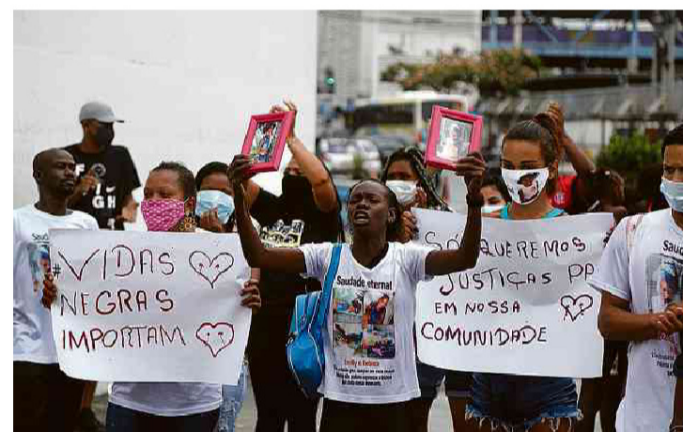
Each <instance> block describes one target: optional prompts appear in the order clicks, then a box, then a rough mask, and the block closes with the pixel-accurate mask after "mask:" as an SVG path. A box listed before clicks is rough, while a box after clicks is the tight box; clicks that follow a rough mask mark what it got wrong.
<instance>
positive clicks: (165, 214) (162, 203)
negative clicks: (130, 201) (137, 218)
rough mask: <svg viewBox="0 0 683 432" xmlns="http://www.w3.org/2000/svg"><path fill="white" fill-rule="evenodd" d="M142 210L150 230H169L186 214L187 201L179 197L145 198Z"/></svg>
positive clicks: (141, 206)
mask: <svg viewBox="0 0 683 432" xmlns="http://www.w3.org/2000/svg"><path fill="white" fill-rule="evenodd" d="M140 211H141V212H142V217H143V218H144V219H145V224H146V225H147V230H148V231H169V230H170V229H171V228H173V227H174V226H175V225H176V224H178V222H180V220H181V219H183V217H184V216H185V202H184V201H181V200H177V199H151V200H143V201H142V204H141V205H140Z"/></svg>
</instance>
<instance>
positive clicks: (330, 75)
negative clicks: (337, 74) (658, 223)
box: [325, 67, 337, 94]
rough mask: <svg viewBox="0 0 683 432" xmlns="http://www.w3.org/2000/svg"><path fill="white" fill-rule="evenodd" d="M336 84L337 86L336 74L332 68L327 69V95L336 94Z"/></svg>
mask: <svg viewBox="0 0 683 432" xmlns="http://www.w3.org/2000/svg"><path fill="white" fill-rule="evenodd" d="M336 84H337V81H336V80H335V79H334V72H332V68H330V67H326V68H325V89H326V90H327V91H326V93H329V94H333V93H335V91H336Z"/></svg>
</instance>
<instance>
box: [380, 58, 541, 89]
mask: <svg viewBox="0 0 683 432" xmlns="http://www.w3.org/2000/svg"><path fill="white" fill-rule="evenodd" d="M541 70H542V65H541V61H540V59H539V58H538V57H536V56H534V55H531V54H529V53H527V52H526V51H523V50H492V51H485V52H482V53H481V54H477V55H470V56H466V55H463V54H462V53H459V52H455V53H452V54H439V55H438V57H437V58H436V60H435V61H434V62H432V63H427V64H407V63H396V64H393V65H391V66H389V67H388V68H387V69H386V70H385V71H384V72H383V73H382V79H383V80H384V81H392V82H396V83H398V84H399V85H401V87H403V89H404V90H419V89H424V88H428V89H432V90H435V91H437V92H442V93H448V92H454V91H458V90H460V89H461V88H462V87H463V86H466V85H474V86H476V87H478V88H479V93H480V94H481V95H482V96H506V95H511V96H514V95H517V94H518V93H519V91H520V90H521V88H522V85H523V84H524V83H525V82H526V81H527V80H529V79H531V78H535V77H538V76H539V75H540V73H541Z"/></svg>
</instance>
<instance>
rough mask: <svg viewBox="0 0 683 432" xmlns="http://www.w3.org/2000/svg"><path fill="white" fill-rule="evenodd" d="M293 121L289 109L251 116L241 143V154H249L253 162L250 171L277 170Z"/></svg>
mask: <svg viewBox="0 0 683 432" xmlns="http://www.w3.org/2000/svg"><path fill="white" fill-rule="evenodd" d="M293 121H294V113H293V112H291V111H286V112H280V113H271V114H258V115H253V116H251V120H250V121H249V129H248V130H247V135H246V137H245V138H244V144H242V154H243V155H246V156H249V158H250V159H251V161H252V163H253V165H252V167H251V169H250V172H253V173H257V172H268V171H277V170H278V169H279V168H280V161H281V160H282V153H283V152H284V151H285V142H286V140H287V137H288V136H289V132H290V131H291V129H292V122H293Z"/></svg>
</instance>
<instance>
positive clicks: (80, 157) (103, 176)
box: [65, 102, 140, 432]
mask: <svg viewBox="0 0 683 432" xmlns="http://www.w3.org/2000/svg"><path fill="white" fill-rule="evenodd" d="M79 120H80V122H81V127H82V128H83V139H82V141H81V142H80V143H77V144H72V145H70V146H68V147H66V148H65V150H66V151H68V152H69V153H71V155H72V156H73V158H74V160H75V161H76V177H78V183H77V184H76V188H75V190H74V193H73V194H72V195H71V197H70V198H69V202H68V205H69V208H71V209H74V210H80V211H82V212H84V213H88V214H89V215H91V216H93V217H94V218H95V219H96V220H97V224H98V225H99V226H100V228H104V229H112V230H113V229H119V230H120V229H123V222H124V221H126V222H131V221H132V220H131V216H127V217H124V214H125V212H124V208H129V207H131V204H132V207H134V208H135V206H136V204H137V203H135V201H134V200H133V196H132V192H133V191H134V190H135V189H137V188H138V187H140V179H139V178H138V172H137V169H136V168H135V164H134V163H133V160H132V159H131V157H130V153H129V152H128V149H127V148H126V147H124V146H118V145H116V146H115V145H112V141H113V140H114V123H123V120H121V119H120V118H118V117H116V116H115V115H114V112H113V111H112V109H111V107H110V106H109V105H107V104H105V103H102V102H88V103H86V104H85V105H83V106H82V107H81V112H80V115H79ZM134 217H135V214H133V215H132V218H134ZM96 386H97V383H96V382H86V384H85V389H84V391H83V402H82V409H81V414H80V417H79V420H78V423H79V424H78V428H79V430H80V431H82V432H99V431H103V430H104V426H103V425H102V424H101V423H100V422H99V421H98V420H97V418H96V417H95V414H94V413H93V412H92V409H91V405H92V399H93V396H94V393H95V388H96Z"/></svg>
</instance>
